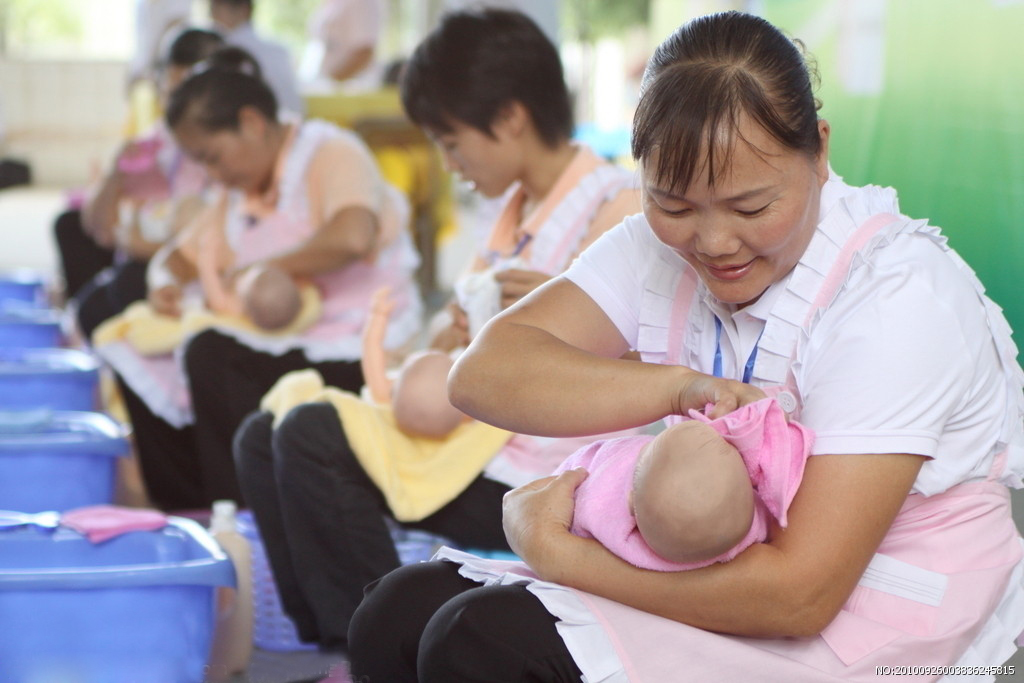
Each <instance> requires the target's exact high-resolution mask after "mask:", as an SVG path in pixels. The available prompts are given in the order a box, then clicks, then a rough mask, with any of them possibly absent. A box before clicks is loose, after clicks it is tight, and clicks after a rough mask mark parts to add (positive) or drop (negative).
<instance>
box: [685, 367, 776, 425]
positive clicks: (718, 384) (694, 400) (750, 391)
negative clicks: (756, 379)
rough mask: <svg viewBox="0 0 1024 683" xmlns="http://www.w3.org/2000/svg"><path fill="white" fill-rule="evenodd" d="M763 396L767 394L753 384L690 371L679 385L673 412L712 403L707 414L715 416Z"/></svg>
mask: <svg viewBox="0 0 1024 683" xmlns="http://www.w3.org/2000/svg"><path fill="white" fill-rule="evenodd" d="M765 397H767V394H765V393H764V392H763V391H761V389H759V388H757V387H755V386H753V385H750V384H744V383H743V382H737V381H736V380H731V379H722V378H721V377H714V376H712V375H705V374H704V373H702V372H696V371H693V372H689V373H687V375H686V379H685V380H684V381H683V385H682V386H681V387H679V390H678V394H677V395H676V397H675V399H674V403H673V406H672V414H674V415H686V414H687V413H688V412H689V411H690V410H691V409H693V410H704V408H705V407H706V406H707V405H708V404H711V405H712V406H713V407H712V408H711V410H709V411H708V413H707V416H708V417H710V418H712V419H715V418H719V417H722V416H723V415H726V414H728V413H731V412H732V411H734V410H736V409H737V408H739V407H741V406H745V405H747V404H748V403H754V402H755V401H760V400H761V399H762V398H765Z"/></svg>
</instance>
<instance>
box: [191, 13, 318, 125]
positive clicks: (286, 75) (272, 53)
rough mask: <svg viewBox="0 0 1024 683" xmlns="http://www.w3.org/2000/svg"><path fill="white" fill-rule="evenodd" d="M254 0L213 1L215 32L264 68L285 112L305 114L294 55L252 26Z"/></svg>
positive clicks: (268, 81) (211, 16)
mask: <svg viewBox="0 0 1024 683" xmlns="http://www.w3.org/2000/svg"><path fill="white" fill-rule="evenodd" d="M253 9H254V8H253V0H210V19H211V20H213V27H214V30H216V31H217V32H219V33H220V34H221V35H223V36H224V41H225V42H226V43H227V44H228V45H234V46H236V47H240V48H242V49H243V50H245V51H246V52H248V53H249V54H251V55H252V56H253V57H255V58H256V62H257V63H258V64H259V65H260V73H262V74H263V78H264V79H265V80H266V82H267V85H269V86H270V89H271V90H272V91H273V92H274V97H275V98H276V99H277V102H278V105H279V106H280V108H281V109H282V110H285V111H290V112H294V113H296V114H301V113H303V112H304V111H305V107H304V106H303V103H302V98H301V97H300V96H299V89H298V85H297V83H296V78H295V70H294V68H293V67H292V60H291V54H290V53H289V52H288V48H286V47H285V46H284V45H282V44H281V43H278V42H275V41H272V40H268V39H267V38H265V37H263V36H262V35H260V34H259V33H257V32H256V29H255V28H253V25H252V13H253Z"/></svg>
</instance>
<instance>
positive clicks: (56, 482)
mask: <svg viewBox="0 0 1024 683" xmlns="http://www.w3.org/2000/svg"><path fill="white" fill-rule="evenodd" d="M122 431H123V430H122V428H121V427H120V425H118V424H117V423H116V422H114V421H113V420H112V419H110V418H109V417H107V416H106V415H101V414H99V413H87V412H74V411H58V412H54V411H50V410H46V409H40V410H34V411H14V412H2V413H0V509H5V510H18V511H20V512H42V511H44V510H70V509H72V508H76V507H83V506H85V505H96V504H99V503H109V502H110V501H111V500H112V499H113V495H114V477H115V470H116V459H117V457H119V456H123V455H126V454H127V453H128V442H127V441H126V440H125V438H124V434H123V433H122ZM0 661H2V660H0ZM4 683H6V682H4Z"/></svg>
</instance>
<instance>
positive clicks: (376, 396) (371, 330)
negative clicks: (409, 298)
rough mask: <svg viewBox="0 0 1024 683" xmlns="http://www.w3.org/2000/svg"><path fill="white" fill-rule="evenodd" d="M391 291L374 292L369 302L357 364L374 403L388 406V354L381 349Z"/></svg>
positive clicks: (390, 383) (383, 288) (384, 288)
mask: <svg viewBox="0 0 1024 683" xmlns="http://www.w3.org/2000/svg"><path fill="white" fill-rule="evenodd" d="M390 296H391V290H390V289H389V288H387V287H382V288H380V289H378V290H377V291H376V292H374V293H373V298H372V299H371V300H370V315H369V317H368V318H367V320H366V327H364V328H363V356H362V358H361V359H360V364H361V365H362V368H363V381H364V382H366V387H367V388H368V389H369V390H370V396H371V397H372V398H373V400H374V402H376V403H382V404H389V403H391V385H392V382H391V380H390V379H388V376H387V372H386V371H387V351H386V350H385V349H384V336H385V334H386V333H387V329H388V318H389V317H390V316H391V311H392V310H394V308H395V304H394V302H393V301H391V298H390Z"/></svg>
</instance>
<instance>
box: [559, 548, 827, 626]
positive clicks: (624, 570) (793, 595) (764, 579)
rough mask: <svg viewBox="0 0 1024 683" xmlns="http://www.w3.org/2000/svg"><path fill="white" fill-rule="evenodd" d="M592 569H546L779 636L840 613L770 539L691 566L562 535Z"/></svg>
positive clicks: (698, 619) (717, 622) (708, 620)
mask: <svg viewBox="0 0 1024 683" xmlns="http://www.w3.org/2000/svg"><path fill="white" fill-rule="evenodd" d="M558 542H559V543H561V544H563V548H562V549H561V553H562V554H563V556H567V555H568V554H569V553H572V555H573V560H572V565H574V566H575V567H577V568H580V567H585V568H586V570H585V571H581V570H578V569H577V570H569V566H570V565H569V564H568V563H566V562H563V563H562V564H561V565H560V566H561V567H562V569H563V571H560V572H559V571H551V572H548V573H546V574H545V573H543V572H541V576H542V578H544V579H547V580H551V581H554V582H555V583H560V584H562V585H566V586H570V587H572V588H576V589H578V590H582V591H585V592H588V593H592V594H595V595H600V596H602V597H605V598H608V599H611V600H615V601H616V602H621V603H623V604H626V605H629V606H630V607H634V608H636V609H639V610H642V611H644V612H650V613H651V614H656V615H658V616H661V617H664V618H666V619H671V620H673V621H678V622H680V623H685V624H688V625H690V626H695V627H697V628H701V629H704V630H708V631H717V632H721V633H729V634H733V635H739V636H749V637H759V638H761V637H763V638H778V637H805V636H811V635H816V634H817V633H819V632H820V631H821V629H822V628H824V627H825V625H827V624H828V623H829V621H831V618H832V617H833V616H834V615H833V614H832V613H827V612H825V611H823V610H820V609H817V606H815V605H813V604H812V601H811V600H809V599H807V596H806V595H804V592H803V590H802V587H800V586H797V585H794V582H793V581H792V580H790V579H789V578H787V577H788V576H789V574H788V570H787V568H786V559H785V558H784V557H783V556H782V555H781V553H780V552H779V551H778V550H776V549H775V548H773V547H772V546H770V545H766V544H760V545H755V546H752V547H750V548H748V549H747V550H746V551H744V553H742V554H741V555H740V556H739V557H737V558H736V559H734V560H733V561H732V562H729V563H727V564H718V565H712V566H711V567H707V568H703V569H694V570H690V571H685V572H656V571H648V570H644V569H638V568H636V567H634V566H632V565H630V564H628V563H626V562H625V561H623V560H621V559H619V558H618V557H616V556H615V555H613V554H612V553H611V552H609V551H608V550H607V549H606V548H605V547H604V546H602V545H601V544H600V543H598V542H597V541H594V540H593V539H583V538H579V537H577V536H571V535H568V534H567V536H566V537H565V538H560V539H558Z"/></svg>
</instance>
